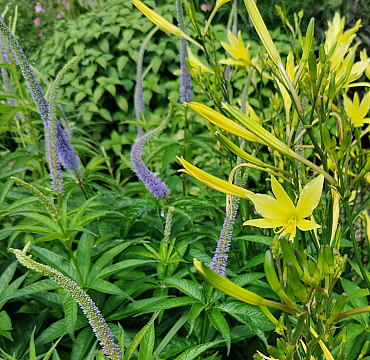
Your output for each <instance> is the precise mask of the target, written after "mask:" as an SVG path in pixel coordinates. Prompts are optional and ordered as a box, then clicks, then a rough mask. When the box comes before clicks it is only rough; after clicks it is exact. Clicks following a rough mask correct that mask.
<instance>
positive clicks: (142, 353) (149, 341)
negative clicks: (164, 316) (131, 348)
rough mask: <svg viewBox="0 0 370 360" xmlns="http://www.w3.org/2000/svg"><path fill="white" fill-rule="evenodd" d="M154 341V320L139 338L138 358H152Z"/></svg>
mask: <svg viewBox="0 0 370 360" xmlns="http://www.w3.org/2000/svg"><path fill="white" fill-rule="evenodd" d="M154 341H155V330H154V322H152V323H151V325H150V327H149V329H148V331H147V332H146V334H145V335H144V337H143V339H142V340H141V343H140V350H139V358H138V360H147V359H151V358H152V356H153V348H154Z"/></svg>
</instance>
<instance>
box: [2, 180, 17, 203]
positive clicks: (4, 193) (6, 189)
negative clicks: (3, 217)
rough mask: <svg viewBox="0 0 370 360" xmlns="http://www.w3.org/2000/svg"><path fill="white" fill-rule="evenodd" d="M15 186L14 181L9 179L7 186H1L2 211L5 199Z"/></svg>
mask: <svg viewBox="0 0 370 360" xmlns="http://www.w3.org/2000/svg"><path fill="white" fill-rule="evenodd" d="M13 184H14V180H12V179H8V180H7V182H6V183H5V184H2V185H1V190H0V209H1V207H2V205H3V202H4V200H5V198H6V197H7V195H8V193H9V191H10V189H11V188H12V186H13Z"/></svg>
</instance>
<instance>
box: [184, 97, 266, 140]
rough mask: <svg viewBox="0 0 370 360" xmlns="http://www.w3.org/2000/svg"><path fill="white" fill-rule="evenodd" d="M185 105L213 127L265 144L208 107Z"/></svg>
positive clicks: (193, 104) (191, 103)
mask: <svg viewBox="0 0 370 360" xmlns="http://www.w3.org/2000/svg"><path fill="white" fill-rule="evenodd" d="M184 105H185V106H188V107H189V108H190V109H192V110H194V111H195V112H196V113H197V114H199V115H200V116H202V117H203V118H205V119H206V120H208V121H209V122H210V123H212V124H213V125H216V126H218V127H219V128H220V129H223V130H225V131H227V132H228V133H230V134H233V135H237V136H239V137H241V138H243V139H245V140H247V141H251V142H258V143H261V144H264V142H263V141H262V140H261V139H259V138H258V137H257V136H256V135H254V134H252V133H251V132H250V131H248V130H246V129H244V128H243V127H242V126H240V125H238V124H237V123H236V122H234V121H232V120H230V119H228V118H227V117H226V116H224V115H222V114H220V113H218V112H217V111H215V110H213V109H211V108H209V107H208V106H205V105H203V104H200V103H197V102H190V103H186V104H184Z"/></svg>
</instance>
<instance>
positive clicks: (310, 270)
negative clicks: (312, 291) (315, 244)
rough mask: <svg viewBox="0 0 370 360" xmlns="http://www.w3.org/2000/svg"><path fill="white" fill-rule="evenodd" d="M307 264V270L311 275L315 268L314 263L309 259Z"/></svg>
mask: <svg viewBox="0 0 370 360" xmlns="http://www.w3.org/2000/svg"><path fill="white" fill-rule="evenodd" d="M307 266H308V272H309V273H310V275H311V276H313V274H314V272H315V270H316V264H315V263H314V262H313V261H312V260H311V259H310V260H308V261H307Z"/></svg>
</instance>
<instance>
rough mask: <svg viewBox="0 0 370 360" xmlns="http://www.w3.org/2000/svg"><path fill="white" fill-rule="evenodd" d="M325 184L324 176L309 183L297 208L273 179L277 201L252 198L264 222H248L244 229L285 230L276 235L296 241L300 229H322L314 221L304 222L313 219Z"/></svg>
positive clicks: (262, 196)
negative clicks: (250, 227)
mask: <svg viewBox="0 0 370 360" xmlns="http://www.w3.org/2000/svg"><path fill="white" fill-rule="evenodd" d="M323 182H324V176H323V175H319V176H318V177H317V178H315V179H314V180H312V181H311V182H309V183H308V184H307V185H306V186H305V187H304V188H303V190H302V192H301V194H300V197H299V200H298V203H297V207H295V206H294V204H293V202H292V200H290V198H289V196H288V194H287V193H286V192H285V191H284V189H283V187H282V186H281V185H280V184H279V182H278V181H277V180H276V179H275V178H274V177H272V178H271V187H272V191H273V193H274V195H275V198H273V197H272V196H270V195H264V194H255V195H250V196H249V199H250V200H251V201H252V202H253V204H254V206H255V207H256V210H257V212H258V213H259V214H261V215H262V216H263V217H264V219H255V220H248V221H246V222H245V223H244V224H243V225H250V226H257V227H260V228H265V229H268V228H274V229H275V228H278V227H282V229H281V230H279V231H277V233H281V236H285V235H287V234H290V238H289V239H290V240H292V239H294V237H295V234H296V232H297V227H298V229H300V230H302V231H307V230H312V229H317V228H319V227H320V225H318V224H316V223H315V222H314V221H311V220H305V218H307V217H309V216H311V215H312V212H313V210H314V209H315V208H316V206H317V205H318V203H319V201H320V198H321V193H322V186H323Z"/></svg>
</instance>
